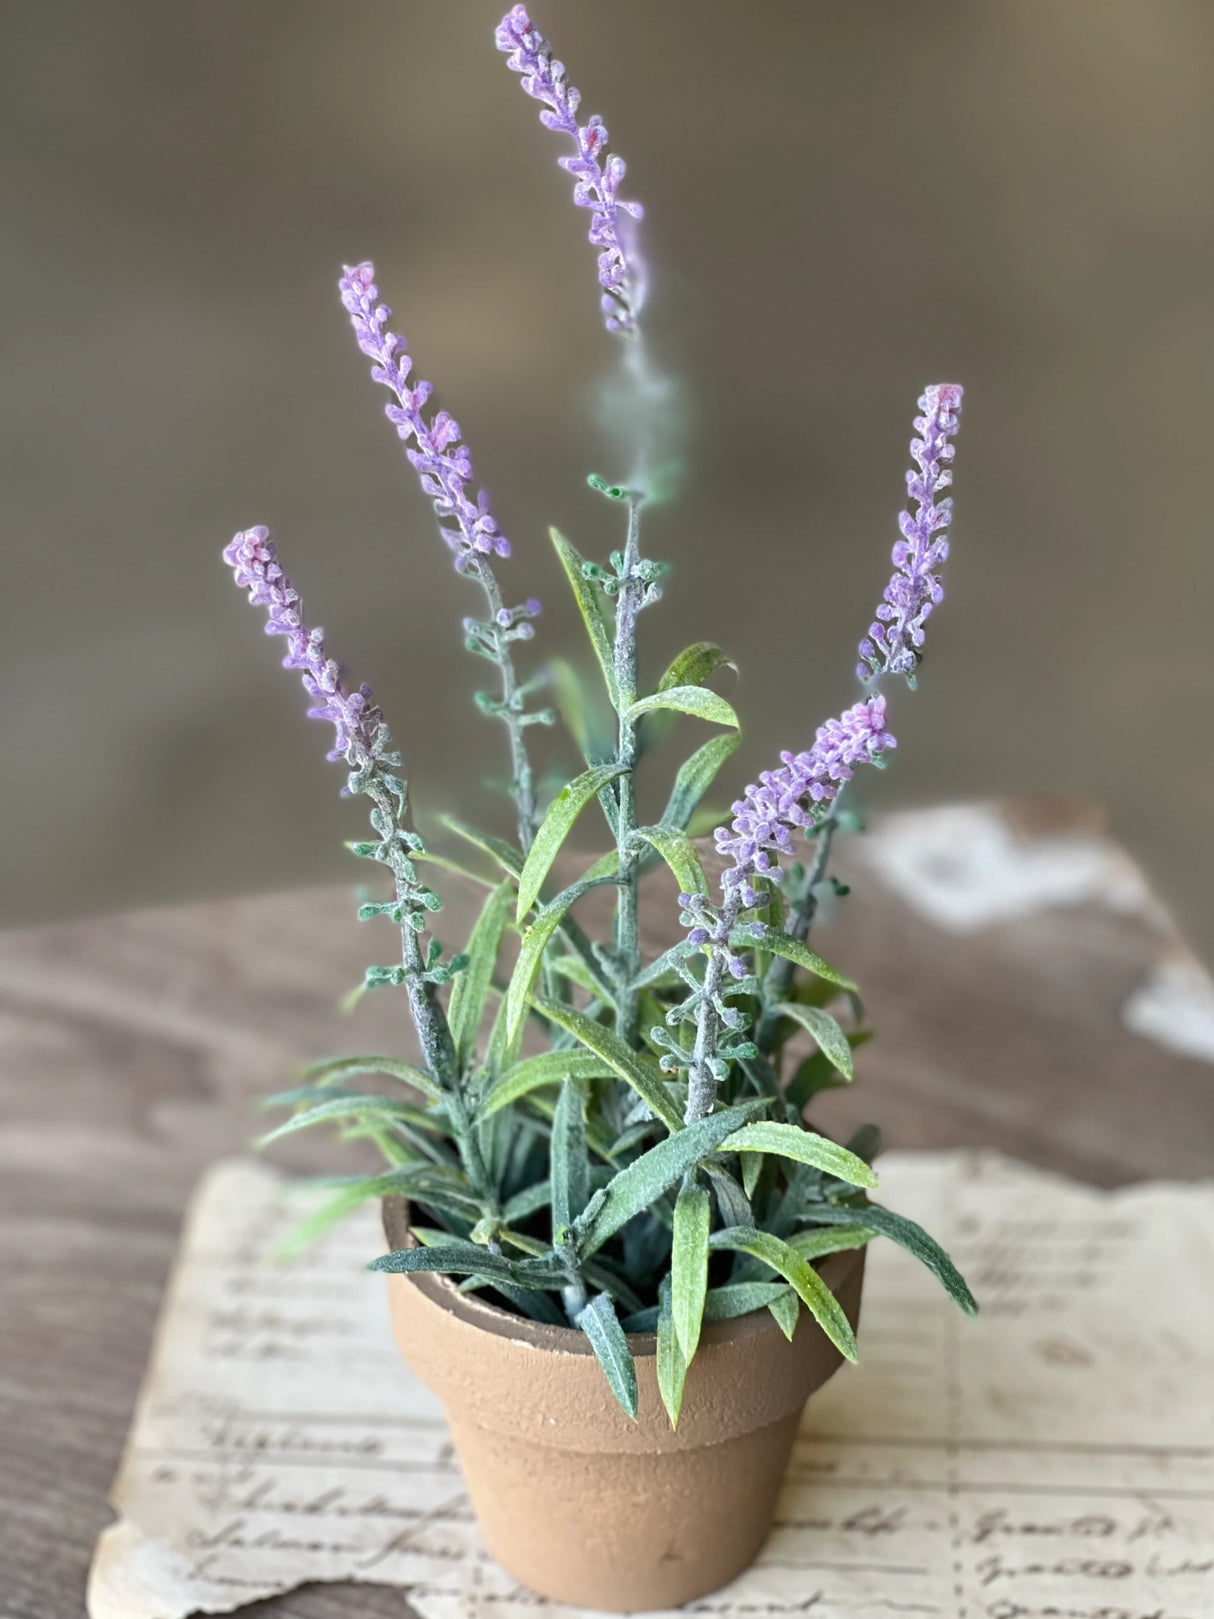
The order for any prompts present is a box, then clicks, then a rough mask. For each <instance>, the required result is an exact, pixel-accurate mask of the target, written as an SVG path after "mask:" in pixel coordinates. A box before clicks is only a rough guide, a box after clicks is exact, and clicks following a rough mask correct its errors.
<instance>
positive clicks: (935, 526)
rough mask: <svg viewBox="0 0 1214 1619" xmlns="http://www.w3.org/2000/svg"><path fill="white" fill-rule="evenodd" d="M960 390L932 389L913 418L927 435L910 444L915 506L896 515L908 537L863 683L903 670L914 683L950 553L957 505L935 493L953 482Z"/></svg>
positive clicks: (864, 651)
mask: <svg viewBox="0 0 1214 1619" xmlns="http://www.w3.org/2000/svg"><path fill="white" fill-rule="evenodd" d="M961 394H962V390H961V389H960V388H959V387H958V386H957V384H956V383H953V382H941V383H936V384H934V385H933V386H932V387H930V388H928V389H927V390H926V391H925V392H924V394H923V397H922V398H921V399H920V401H919V409H920V410H921V411H922V412H923V414H922V415H921V416H916V417H915V431H916V432H917V433H920V434H921V435H922V437H921V438H916V439H912V441H911V455H912V456H913V457H914V460H915V467H914V468H912V469H911V471H910V472H908V473H907V475H906V487H907V490H908V491H909V494H910V498H911V500H912V501H913V502H914V503H915V506H916V510H915V512H914V513H913V514H912V513H911V512H909V511H906V512H903V513H902V515H901V517H900V518H899V519H898V526H899V527H900V528H901V530H902V538H901V539H900V540H899V541H898V543H897V545H895V546H894V550H893V563H894V567H895V568H896V569H897V572H896V573H895V574H894V576H893V578H892V579H891V580H890V582H889V584H888V585H887V586H886V587H885V597H884V600H883V601H882V603H881V605H880V606H879V607H878V608H877V622H876V623H874V624H873V625H871V626H870V628H869V632H868V635H867V636H866V637H865V639H864V640H863V641H861V643H860V659H861V661H860V663H859V664H858V665H857V667H856V673H857V675H858V676H859V677H860V679H861V680H869V679H871V678H873V677H874V676H877V675H886V674H891V675H905V676H906V678H907V681H908V682H909V683H910V684H911V685H913V684H914V674H915V670H916V669H917V668H918V666H919V661H920V658H921V657H922V653H921V652H920V651H919V648H920V647H921V646H922V645H923V623H924V620H925V619H926V618H927V617H928V615H929V614H930V612H931V610H932V608H933V607H935V606H937V605H938V604H939V602H940V601H941V599H942V598H943V596H944V587H943V586H942V585H941V583H940V575H939V573H938V572H935V571H934V570H935V569H938V568H939V566H940V564H941V563H942V562H943V561H944V560H945V558H946V557H947V556H948V540H947V538H946V537H945V534H944V530H945V529H946V528H947V527H948V525H949V520H950V519H951V517H952V515H953V503H952V501H951V500H947V499H946V500H941V501H937V500H936V496H937V495H938V494H939V493H940V491H941V490H942V489H947V488H948V486H949V484H951V483H952V481H953V475H952V473H951V472H950V471H949V469H948V466H947V463H948V462H949V461H951V460H952V458H953V453H954V450H953V445H952V444H951V443H950V442H949V441H950V440H951V438H952V437H953V435H954V434H955V433H956V431H957V426H958V422H957V413H958V411H960V409H961ZM916 469H917V470H916Z"/></svg>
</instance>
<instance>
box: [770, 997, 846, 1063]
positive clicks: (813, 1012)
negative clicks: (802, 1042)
mask: <svg viewBox="0 0 1214 1619" xmlns="http://www.w3.org/2000/svg"><path fill="white" fill-rule="evenodd" d="M770 1010H771V1011H772V1012H773V1013H774V1014H775V1015H776V1016H777V1017H787V1018H791V1019H792V1020H793V1022H794V1023H799V1024H800V1025H801V1027H802V1028H803V1029H808V1031H809V1033H810V1034H812V1035H813V1037H814V1039H815V1040H816V1041H817V1042H818V1050H819V1051H820V1052H821V1053H822V1055H823V1056H824V1057H826V1058H827V1059H828V1061H829V1062H830V1063H831V1064H832V1066H833V1067H835V1068H837V1069H838V1071H839V1072H840V1073H841V1074H842V1075H843V1077H844V1079H846V1080H848V1081H850V1080H851V1078H852V1075H853V1073H854V1072H855V1065H854V1064H853V1062H852V1055H851V1046H850V1045H849V1044H848V1040H847V1036H846V1035H845V1034H844V1032H843V1030H842V1028H841V1027H840V1026H839V1023H838V1022H837V1020H836V1019H835V1018H833V1017H831V1015H830V1013H829V1012H824V1011H823V1010H822V1008H821V1007H820V1006H804V1005H802V1003H801V1002H800V1001H777V1002H776V1004H775V1005H774V1006H773V1007H771V1008H770Z"/></svg>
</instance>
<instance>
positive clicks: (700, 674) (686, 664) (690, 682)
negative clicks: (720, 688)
mask: <svg viewBox="0 0 1214 1619" xmlns="http://www.w3.org/2000/svg"><path fill="white" fill-rule="evenodd" d="M722 668H729V669H732V670H733V671H734V673H735V674H736V673H737V669H738V666H737V664H736V663H735V662H734V661H733V659H732V658H731V657H730V656H729V654H728V653H727V652H722V650H721V648H720V647H719V646H717V645H716V643H715V642H714V641H696V642H695V643H694V644H693V645H691V646H687V647H684V648H683V650H682V652H680V653H679V655H678V657H677V658H675V659H674V660H673V662H672V663H671V665H670V667H669V668H668V669H667V671H666V673H665V674H664V675H663V676H662V678H661V680H659V681H658V690H659V691H670V690H671V688H672V687H675V686H702V685H703V684H704V682H705V681H706V680H707V679H708V678H709V676H710V675H713V674H715V673H716V671H717V670H718V669H722Z"/></svg>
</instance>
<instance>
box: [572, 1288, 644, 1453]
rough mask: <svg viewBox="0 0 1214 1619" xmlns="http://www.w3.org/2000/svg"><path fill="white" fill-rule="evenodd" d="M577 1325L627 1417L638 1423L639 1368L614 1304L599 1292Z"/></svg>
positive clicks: (604, 1294) (582, 1312)
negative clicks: (588, 1341) (587, 1339)
mask: <svg viewBox="0 0 1214 1619" xmlns="http://www.w3.org/2000/svg"><path fill="white" fill-rule="evenodd" d="M577 1324H578V1326H579V1327H581V1329H582V1331H583V1332H584V1333H585V1334H586V1336H587V1338H589V1339H590V1347H591V1348H592V1349H593V1350H594V1353H595V1356H596V1357H597V1359H598V1363H599V1365H600V1366H601V1367H602V1368H603V1372H604V1374H605V1376H606V1378H607V1382H608V1383H609V1384H610V1386H611V1392H612V1393H613V1394H614V1395H615V1397H616V1399H617V1400H618V1401H619V1402H620V1405H621V1406H622V1408H623V1410H624V1412H625V1414H626V1415H627V1416H629V1417H631V1418H632V1420H633V1421H634V1422H635V1421H636V1415H637V1369H636V1365H635V1363H634V1361H633V1358H632V1351H631V1349H629V1347H628V1340H627V1338H626V1337H625V1336H624V1329H623V1327H621V1326H620V1323H619V1319H618V1317H617V1316H616V1313H615V1305H614V1304H612V1302H611V1300H610V1298H608V1296H607V1294H606V1293H596V1294H595V1295H594V1297H593V1298H592V1299H591V1300H590V1303H589V1304H588V1305H587V1306H586V1308H585V1309H584V1310H582V1311H580V1312H579V1314H578V1316H577Z"/></svg>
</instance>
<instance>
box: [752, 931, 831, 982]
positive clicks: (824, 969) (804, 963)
mask: <svg viewBox="0 0 1214 1619" xmlns="http://www.w3.org/2000/svg"><path fill="white" fill-rule="evenodd" d="M747 942H749V941H747ZM762 947H763V949H764V950H768V951H770V952H771V954H772V955H773V956H783V957H784V959H785V961H795V962H796V964H797V966H798V967H804V968H805V969H806V971H807V972H811V973H815V974H816V975H817V976H818V977H819V978H826V979H829V980H830V982H831V983H832V984H838V985H839V986H840V987H841V988H843V989H855V987H856V986H855V984H853V983H852V981H851V979H850V978H844V976H843V974H842V973H841V972H839V970H838V969H837V968H835V967H832V966H831V964H830V962H829V961H824V960H823V959H822V957H821V956H820V955H819V954H818V952H817V951H816V950H811V949H810V948H809V946H808V945H807V944H802V943H801V941H800V939H791V938H789V936H788V934H787V933H779V932H777V931H776V930H775V929H774V928H769V929H768V931H767V932H766V933H765V934H764V935H763V940H762Z"/></svg>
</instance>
